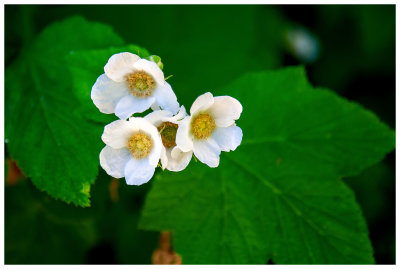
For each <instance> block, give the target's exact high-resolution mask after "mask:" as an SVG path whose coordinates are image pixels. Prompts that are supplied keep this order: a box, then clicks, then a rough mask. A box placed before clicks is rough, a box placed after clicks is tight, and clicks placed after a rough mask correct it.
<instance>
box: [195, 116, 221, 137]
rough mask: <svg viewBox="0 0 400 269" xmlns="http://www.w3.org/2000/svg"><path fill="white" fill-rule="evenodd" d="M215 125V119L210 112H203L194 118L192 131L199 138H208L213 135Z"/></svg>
mask: <svg viewBox="0 0 400 269" xmlns="http://www.w3.org/2000/svg"><path fill="white" fill-rule="evenodd" d="M215 126H216V125H215V120H214V119H213V117H211V116H210V114H207V113H201V114H199V115H197V116H196V117H194V118H193V120H192V122H191V127H192V128H191V132H192V134H193V135H194V137H195V138H197V139H206V138H209V137H210V136H211V134H212V132H213V131H214V129H215Z"/></svg>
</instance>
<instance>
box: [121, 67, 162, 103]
mask: <svg viewBox="0 0 400 269" xmlns="http://www.w3.org/2000/svg"><path fill="white" fill-rule="evenodd" d="M125 78H126V81H127V82H128V87H129V90H130V92H131V93H132V94H133V95H134V96H136V97H145V96H150V95H151V93H152V91H153V89H154V86H155V81H154V79H153V77H152V76H150V75H148V74H147V73H145V72H143V71H139V72H136V73H131V74H128V75H127V76H126V77H125Z"/></svg>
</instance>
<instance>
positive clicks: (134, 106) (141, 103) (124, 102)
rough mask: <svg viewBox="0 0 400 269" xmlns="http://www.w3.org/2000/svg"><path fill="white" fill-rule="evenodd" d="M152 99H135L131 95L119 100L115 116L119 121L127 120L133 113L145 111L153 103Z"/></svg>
mask: <svg viewBox="0 0 400 269" xmlns="http://www.w3.org/2000/svg"><path fill="white" fill-rule="evenodd" d="M154 100H155V99H154V97H143V98H137V97H135V96H133V95H131V94H129V95H127V96H125V97H123V98H121V100H119V102H118V103H117V106H116V107H115V115H117V117H118V118H120V119H124V120H125V119H127V118H129V117H130V116H131V115H132V114H133V113H141V112H143V111H146V110H147V109H148V108H149V107H150V106H151V104H152V103H153V102H154Z"/></svg>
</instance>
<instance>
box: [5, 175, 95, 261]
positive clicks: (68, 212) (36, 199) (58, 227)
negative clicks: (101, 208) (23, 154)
mask: <svg viewBox="0 0 400 269" xmlns="http://www.w3.org/2000/svg"><path fill="white" fill-rule="evenodd" d="M86 210H87V209H83V208H78V207H75V206H71V205H66V204H65V203H63V202H61V201H54V199H52V198H51V197H49V196H48V195H47V194H44V193H40V192H39V191H38V190H36V188H34V187H33V186H32V184H31V183H30V182H29V181H27V180H23V181H21V182H19V183H18V184H17V185H16V186H11V187H6V191H5V222H4V234H5V237H4V241H5V249H4V258H5V263H6V264H81V263H84V262H85V255H86V252H87V251H88V249H89V248H90V247H91V246H93V245H94V244H95V242H96V240H97V235H96V231H95V225H94V221H93V218H92V215H91V214H88V212H87V211H86Z"/></svg>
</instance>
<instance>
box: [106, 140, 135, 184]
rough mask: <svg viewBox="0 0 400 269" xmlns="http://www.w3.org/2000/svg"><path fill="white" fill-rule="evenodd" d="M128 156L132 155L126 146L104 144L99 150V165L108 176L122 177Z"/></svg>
mask: <svg viewBox="0 0 400 269" xmlns="http://www.w3.org/2000/svg"><path fill="white" fill-rule="evenodd" d="M130 158H132V155H131V153H130V152H129V150H128V149H126V148H121V149H113V148H112V147H110V146H105V147H104V148H103V149H102V150H101V152H100V165H101V167H102V168H103V169H104V170H105V171H106V172H107V174H109V175H110V176H112V177H115V178H121V177H124V168H125V165H126V163H127V162H128V161H129V159H130Z"/></svg>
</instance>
